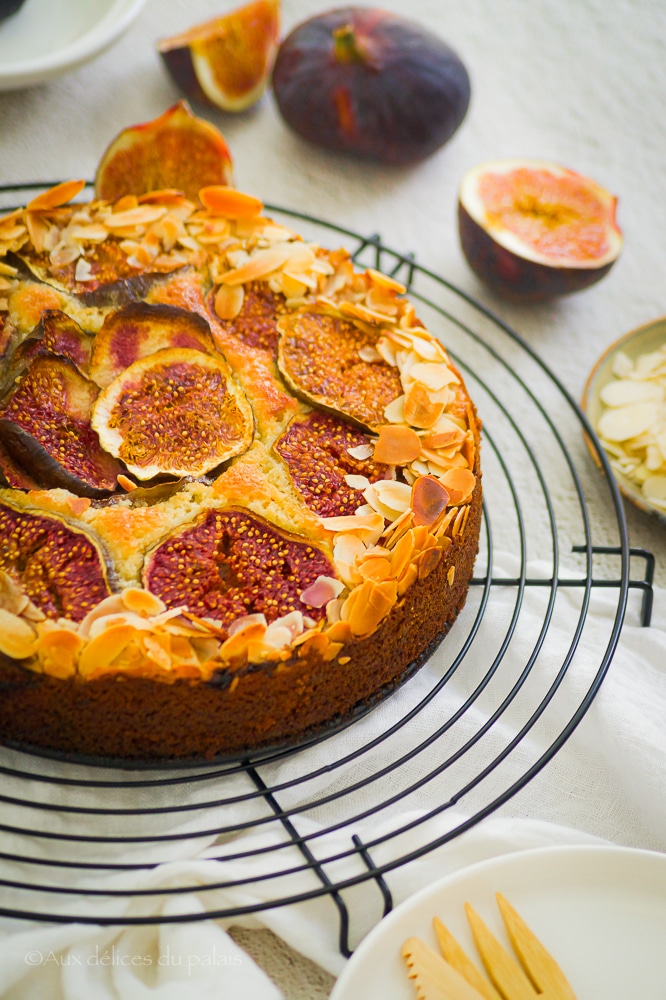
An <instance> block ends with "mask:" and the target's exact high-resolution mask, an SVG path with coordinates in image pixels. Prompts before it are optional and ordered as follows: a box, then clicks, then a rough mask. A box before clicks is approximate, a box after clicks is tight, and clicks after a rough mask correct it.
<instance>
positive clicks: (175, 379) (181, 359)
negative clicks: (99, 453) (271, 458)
mask: <svg viewBox="0 0 666 1000" xmlns="http://www.w3.org/2000/svg"><path fill="white" fill-rule="evenodd" d="M92 426H93V427H94V429H95V430H96V431H97V433H98V434H99V438H100V441H101V442H102V444H103V446H104V447H105V448H106V450H107V451H109V452H110V453H111V454H112V455H115V457H116V458H119V459H121V460H122V461H123V462H124V463H125V465H126V466H127V469H128V470H129V472H130V473H131V474H132V475H134V476H136V478H137V479H140V480H147V479H153V478H154V477H155V476H159V475H169V476H176V477H181V476H193V477H195V478H196V477H198V476H203V475H204V474H205V473H206V472H210V470H211V469H214V468H215V467H216V466H218V465H219V464H220V463H221V462H224V461H226V460H227V459H229V458H233V457H234V456H235V455H240V454H241V453H242V452H244V451H246V450H247V448H249V446H250V444H251V442H252V438H253V435H254V419H253V416H252V410H251V408H250V405H249V403H248V402H247V400H246V398H245V395H244V393H243V391H242V389H241V388H240V387H239V386H238V385H237V384H236V382H235V381H234V379H233V377H232V376H231V373H230V370H229V368H228V366H227V364H226V362H225V361H224V359H223V358H221V357H219V356H218V357H211V356H209V355H207V354H203V353H202V352H201V351H193V350H190V349H187V348H167V349H166V350H163V351H157V352H156V353H155V354H152V355H151V356H150V357H147V358H142V359H141V360H140V361H135V362H134V364H131V365H130V366H129V367H128V368H126V369H125V370H124V371H123V373H122V374H121V375H119V376H118V377H117V378H116V379H114V381H113V382H112V383H111V384H110V385H109V386H108V387H107V388H106V389H104V390H103V391H102V392H101V393H100V395H99V397H98V399H97V402H96V403H95V406H94V409H93V413H92Z"/></svg>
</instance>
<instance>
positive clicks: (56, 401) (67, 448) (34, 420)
mask: <svg viewBox="0 0 666 1000" xmlns="http://www.w3.org/2000/svg"><path fill="white" fill-rule="evenodd" d="M98 393H99V389H98V388H97V386H96V385H95V384H94V383H93V382H91V381H90V380H89V379H87V378H85V376H83V375H82V374H81V373H80V372H79V371H78V370H77V369H76V368H75V367H74V365H73V364H72V363H71V361H68V360H67V359H66V358H59V357H56V356H55V355H46V354H44V355H40V356H39V357H36V358H35V359H34V361H33V362H32V363H31V365H30V367H29V368H28V370H27V371H26V372H25V374H23V375H22V376H21V378H20V379H19V380H18V383H17V386H16V388H15V389H14V391H13V392H12V394H11V396H9V398H8V400H7V402H6V403H5V404H4V406H3V407H2V409H1V410H0V439H1V440H2V441H3V443H4V445H5V447H6V448H7V450H8V451H9V453H10V454H11V455H12V457H13V458H14V459H15V461H17V462H18V463H19V464H20V465H21V466H22V467H23V468H24V469H25V470H26V471H27V472H28V473H29V474H30V475H32V476H34V478H35V479H36V480H37V481H38V482H39V483H40V485H41V486H43V487H46V488H47V489H51V488H57V487H61V488H63V489H67V490H71V492H72V493H76V494H78V495H79V496H86V497H91V498H101V497H105V496H108V495H109V493H112V492H113V491H114V490H115V489H116V486H117V477H118V475H119V474H120V473H121V472H122V471H123V469H122V466H121V465H120V464H119V463H118V462H117V461H116V460H115V459H114V458H112V457H111V456H110V455H108V454H107V453H106V452H105V451H104V450H103V448H102V447H101V445H100V442H99V438H98V437H97V434H96V433H95V431H94V430H93V428H92V426H91V424H90V417H91V413H92V409H93V405H94V403H95V400H96V399H97V395H98Z"/></svg>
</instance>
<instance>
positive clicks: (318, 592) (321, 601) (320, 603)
mask: <svg viewBox="0 0 666 1000" xmlns="http://www.w3.org/2000/svg"><path fill="white" fill-rule="evenodd" d="M343 590H344V584H343V583H341V581H340V580H335V579H334V578H333V577H331V576H318V577H317V579H316V580H315V581H314V583H311V584H310V586H309V587H306V588H305V590H303V591H302V592H301V595H300V599H301V601H302V602H303V604H308V605H309V606H310V607H311V608H323V607H324V605H325V604H328V602H329V601H332V600H333V599H334V598H336V597H339V595H340V594H341V593H342V591H343Z"/></svg>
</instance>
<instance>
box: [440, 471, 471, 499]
mask: <svg viewBox="0 0 666 1000" xmlns="http://www.w3.org/2000/svg"><path fill="white" fill-rule="evenodd" d="M442 484H443V485H444V486H445V487H446V489H447V490H448V493H449V496H450V500H449V503H451V504H459V503H464V502H465V501H466V500H467V499H468V498H469V497H470V496H471V495H472V492H473V490H474V487H475V486H476V476H475V475H474V473H473V472H471V471H470V470H469V469H450V470H449V471H448V472H445V473H444V475H443V476H442Z"/></svg>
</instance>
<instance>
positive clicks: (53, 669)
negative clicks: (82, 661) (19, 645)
mask: <svg viewBox="0 0 666 1000" xmlns="http://www.w3.org/2000/svg"><path fill="white" fill-rule="evenodd" d="M82 648H83V639H81V637H80V636H79V635H77V633H76V632H72V630H71V629H69V628H58V627H57V626H56V628H54V629H51V630H49V631H48V632H45V633H43V634H42V635H40V637H39V640H38V642H37V648H36V650H35V652H36V654H37V656H38V657H39V661H40V663H41V666H42V670H43V671H44V673H46V674H48V675H49V676H50V677H58V678H59V679H60V680H67V679H68V678H70V677H74V675H75V674H76V664H77V660H78V657H79V653H80V652H81V649H82Z"/></svg>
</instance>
